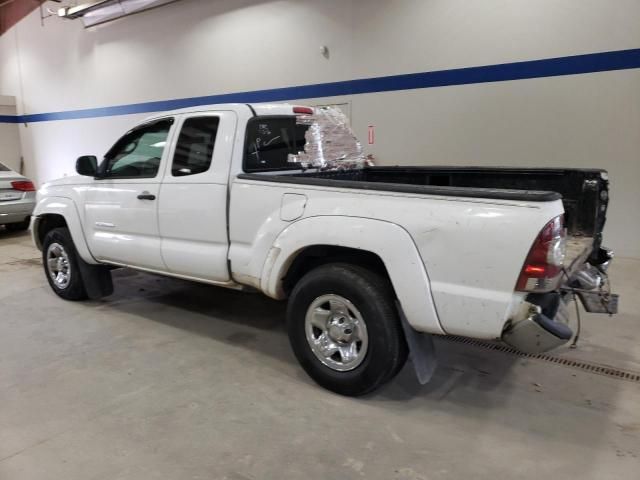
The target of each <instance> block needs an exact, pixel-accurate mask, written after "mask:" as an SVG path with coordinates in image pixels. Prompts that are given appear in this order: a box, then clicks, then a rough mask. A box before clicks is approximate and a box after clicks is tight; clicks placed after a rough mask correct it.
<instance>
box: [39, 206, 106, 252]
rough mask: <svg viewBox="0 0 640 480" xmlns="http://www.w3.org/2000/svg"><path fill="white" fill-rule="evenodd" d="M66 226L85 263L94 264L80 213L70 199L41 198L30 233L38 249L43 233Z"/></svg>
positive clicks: (40, 245)
mask: <svg viewBox="0 0 640 480" xmlns="http://www.w3.org/2000/svg"><path fill="white" fill-rule="evenodd" d="M60 227H66V228H68V229H69V232H70V233H71V238H72V239H73V243H74V246H75V247H76V250H77V251H78V254H79V255H80V257H81V258H82V259H83V260H84V261H85V262H87V263H90V264H96V263H98V262H96V261H95V259H94V258H93V256H92V255H91V251H90V250H89V246H88V245H87V242H86V239H85V236H84V231H83V229H82V223H81V221H80V215H78V211H77V209H76V206H75V204H74V203H73V201H72V200H70V199H68V198H63V197H47V198H45V199H43V200H41V201H40V202H39V203H38V205H37V206H36V209H35V211H34V212H33V223H32V228H31V235H32V237H33V241H34V243H35V245H36V247H38V249H39V250H42V241H43V240H44V237H45V235H46V234H47V233H48V232H50V231H51V230H53V229H54V228H60Z"/></svg>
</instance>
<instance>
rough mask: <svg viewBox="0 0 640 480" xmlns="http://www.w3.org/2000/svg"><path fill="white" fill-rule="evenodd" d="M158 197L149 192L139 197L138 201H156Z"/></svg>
mask: <svg viewBox="0 0 640 480" xmlns="http://www.w3.org/2000/svg"><path fill="white" fill-rule="evenodd" d="M155 199H156V196H155V195H153V194H152V193H149V192H142V193H141V194H140V195H138V200H155Z"/></svg>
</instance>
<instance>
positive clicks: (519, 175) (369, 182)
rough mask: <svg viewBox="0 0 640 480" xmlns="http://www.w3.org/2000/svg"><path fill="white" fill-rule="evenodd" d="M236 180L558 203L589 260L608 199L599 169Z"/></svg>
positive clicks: (370, 172) (375, 170)
mask: <svg viewBox="0 0 640 480" xmlns="http://www.w3.org/2000/svg"><path fill="white" fill-rule="evenodd" d="M239 178H246V179H252V180H260V181H268V182H280V183H291V184H298V185H317V186H326V187H337V188H353V189H362V190H374V191H375V190H377V191H393V192H401V193H414V194H427V195H443V196H455V197H474V198H488V199H503V200H515V201H525V202H548V201H553V200H559V199H561V200H562V202H563V205H564V210H565V225H566V226H567V233H568V235H569V245H568V253H569V254H570V257H572V259H577V258H578V257H588V256H589V253H590V251H593V252H597V250H598V249H599V248H600V243H601V239H602V230H603V228H604V223H605V219H606V210H607V204H608V199H609V198H608V190H609V182H608V180H607V173H606V171H604V170H598V169H569V168H504V167H406V166H405V167H366V168H362V169H356V170H337V171H307V172H303V173H291V172H286V173H285V172H283V173H280V174H269V175H264V174H242V175H240V177H239ZM585 251H586V252H587V253H586V255H585Z"/></svg>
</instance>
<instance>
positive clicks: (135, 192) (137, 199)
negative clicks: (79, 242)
mask: <svg viewBox="0 0 640 480" xmlns="http://www.w3.org/2000/svg"><path fill="white" fill-rule="evenodd" d="M174 123H175V122H174V119H173V118H164V119H160V120H154V121H153V122H149V123H146V124H143V125H140V126H138V127H136V128H134V129H133V130H131V131H129V132H127V133H126V134H125V135H124V136H123V137H122V138H121V139H120V140H118V142H116V144H115V145H114V146H113V147H112V148H111V150H109V152H107V154H106V156H105V158H104V161H103V163H102V165H101V167H100V178H97V179H95V180H94V181H93V182H92V184H91V185H90V186H88V187H87V188H86V190H85V192H84V217H85V227H84V228H85V234H86V236H87V241H88V243H89V249H90V250H91V253H92V254H93V256H94V257H95V258H96V259H97V260H100V261H104V262H109V263H115V264H119V265H128V266H134V267H139V268H144V269H148V270H158V271H163V270H165V265H164V262H163V260H162V255H161V252H160V236H159V229H158V214H157V209H158V196H159V192H160V182H161V179H162V172H163V171H164V168H163V167H164V165H166V163H167V153H168V152H167V150H168V149H167V148H166V146H167V145H168V144H169V143H170V140H171V135H172V133H173V131H174V129H175V125H174Z"/></svg>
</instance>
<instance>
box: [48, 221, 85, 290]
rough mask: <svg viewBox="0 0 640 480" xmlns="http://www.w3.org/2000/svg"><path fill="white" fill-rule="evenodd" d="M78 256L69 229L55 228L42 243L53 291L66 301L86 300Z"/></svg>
mask: <svg viewBox="0 0 640 480" xmlns="http://www.w3.org/2000/svg"><path fill="white" fill-rule="evenodd" d="M78 260H79V259H78V254H77V252H76V248H75V246H74V244H73V240H72V239H71V234H70V233H69V230H68V229H67V228H54V229H53V230H51V231H49V232H48V233H47V234H46V235H45V237H44V240H43V241H42V263H43V264H44V271H45V274H46V276H47V281H48V282H49V285H50V286H51V288H52V289H53V291H54V292H55V293H56V295H58V296H59V297H61V298H64V299H65V300H85V299H86V298H87V292H86V290H85V288H84V283H83V281H82V276H81V274H80V268H79V267H78Z"/></svg>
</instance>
